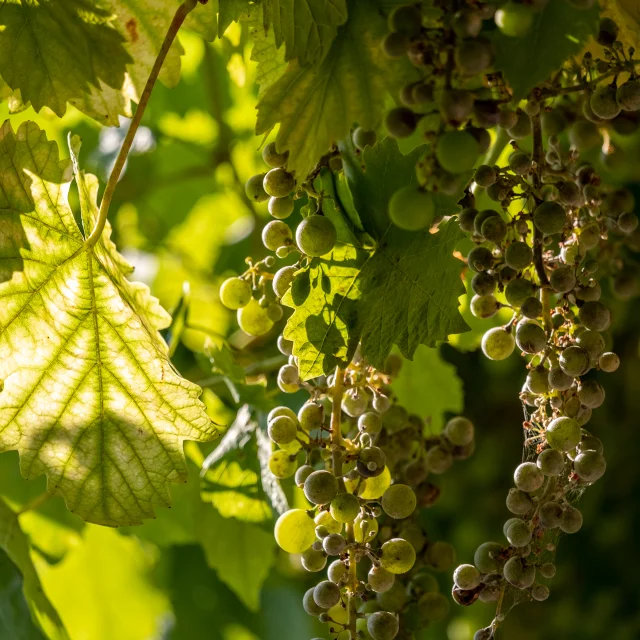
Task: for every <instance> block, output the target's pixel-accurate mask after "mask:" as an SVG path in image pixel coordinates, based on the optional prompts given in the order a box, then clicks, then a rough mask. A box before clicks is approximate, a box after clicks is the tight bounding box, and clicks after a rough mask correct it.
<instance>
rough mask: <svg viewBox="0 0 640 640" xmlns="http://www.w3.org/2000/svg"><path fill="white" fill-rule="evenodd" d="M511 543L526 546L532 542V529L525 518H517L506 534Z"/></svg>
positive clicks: (514, 545)
mask: <svg viewBox="0 0 640 640" xmlns="http://www.w3.org/2000/svg"><path fill="white" fill-rule="evenodd" d="M505 536H506V538H507V540H508V541H509V544H510V545H511V546H512V547H516V548H521V547H526V546H527V545H528V544H529V543H530V542H531V537H532V534H531V529H530V528H529V525H528V524H527V523H526V522H525V521H524V520H519V519H517V518H516V519H515V521H514V522H512V523H511V524H510V525H509V527H508V528H507V532H506V534H505Z"/></svg>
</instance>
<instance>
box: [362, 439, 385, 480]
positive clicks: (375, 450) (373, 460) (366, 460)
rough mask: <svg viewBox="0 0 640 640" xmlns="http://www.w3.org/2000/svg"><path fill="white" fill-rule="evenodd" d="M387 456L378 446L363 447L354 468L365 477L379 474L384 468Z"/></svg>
mask: <svg viewBox="0 0 640 640" xmlns="http://www.w3.org/2000/svg"><path fill="white" fill-rule="evenodd" d="M386 461H387V457H386V455H385V453H384V451H383V450H382V449H380V448H379V447H365V448H364V449H362V451H360V454H359V455H358V461H357V462H356V468H357V469H358V473H359V474H360V475H361V476H364V477H365V478H373V477H375V476H379V475H380V474H381V473H382V472H383V471H384V468H385V463H386Z"/></svg>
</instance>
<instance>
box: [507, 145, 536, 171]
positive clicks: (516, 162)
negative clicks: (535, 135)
mask: <svg viewBox="0 0 640 640" xmlns="http://www.w3.org/2000/svg"><path fill="white" fill-rule="evenodd" d="M532 166H533V163H532V161H531V158H530V157H529V156H528V155H527V154H526V153H524V152H522V151H514V152H513V153H512V154H511V155H510V156H509V168H510V169H511V171H513V173H515V174H516V175H517V176H522V175H524V174H525V173H528V172H529V171H530V170H531V167H532Z"/></svg>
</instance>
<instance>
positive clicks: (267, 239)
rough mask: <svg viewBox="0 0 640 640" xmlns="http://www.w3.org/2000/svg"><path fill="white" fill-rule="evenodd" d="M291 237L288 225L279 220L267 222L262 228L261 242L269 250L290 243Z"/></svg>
mask: <svg viewBox="0 0 640 640" xmlns="http://www.w3.org/2000/svg"><path fill="white" fill-rule="evenodd" d="M292 239H293V235H292V234H291V229H289V226H288V225H287V224H286V223H285V222H282V221H280V220H272V221H271V222H268V223H267V224H266V225H265V227H264V229H263V230H262V243H263V244H264V246H265V247H266V248H267V249H269V250H270V251H275V250H276V249H278V248H279V247H284V246H287V245H290V244H291V242H292Z"/></svg>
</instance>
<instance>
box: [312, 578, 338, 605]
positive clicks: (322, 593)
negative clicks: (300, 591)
mask: <svg viewBox="0 0 640 640" xmlns="http://www.w3.org/2000/svg"><path fill="white" fill-rule="evenodd" d="M313 599H314V601H315V603H316V604H317V605H318V606H319V607H321V608H322V609H331V607H334V606H335V605H337V604H338V602H340V587H339V586H338V585H337V584H335V582H331V580H323V581H322V582H319V583H318V584H317V585H316V586H315V588H314V590H313Z"/></svg>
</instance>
